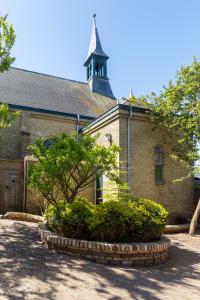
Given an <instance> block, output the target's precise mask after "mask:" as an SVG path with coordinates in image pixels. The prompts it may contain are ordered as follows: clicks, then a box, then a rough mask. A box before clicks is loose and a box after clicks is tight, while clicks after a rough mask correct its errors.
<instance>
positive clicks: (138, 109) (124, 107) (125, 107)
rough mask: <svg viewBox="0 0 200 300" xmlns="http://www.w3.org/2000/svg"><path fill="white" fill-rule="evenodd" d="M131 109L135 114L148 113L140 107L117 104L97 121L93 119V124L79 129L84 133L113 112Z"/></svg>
mask: <svg viewBox="0 0 200 300" xmlns="http://www.w3.org/2000/svg"><path fill="white" fill-rule="evenodd" d="M131 107H132V112H135V113H143V114H146V113H148V112H149V110H148V109H145V108H142V107H137V106H131V105H126V104H117V105H115V106H113V107H112V108H110V109H109V110H107V111H106V112H105V113H103V114H102V115H100V116H99V117H98V118H97V119H95V120H94V121H93V122H91V123H90V124H88V125H87V126H85V127H83V128H82V129H81V131H83V132H84V131H85V130H87V129H89V128H90V127H91V126H93V125H95V124H96V123H98V122H99V121H101V120H103V119H104V118H106V117H107V116H109V115H110V114H112V113H113V112H115V111H116V110H124V111H130V108H131Z"/></svg>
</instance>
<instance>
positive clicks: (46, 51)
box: [0, 0, 200, 99]
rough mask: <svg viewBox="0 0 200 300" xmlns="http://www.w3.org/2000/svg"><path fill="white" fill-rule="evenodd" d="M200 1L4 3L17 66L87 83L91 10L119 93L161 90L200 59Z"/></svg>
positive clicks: (1, 8)
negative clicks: (86, 60)
mask: <svg viewBox="0 0 200 300" xmlns="http://www.w3.org/2000/svg"><path fill="white" fill-rule="evenodd" d="M199 12H200V1H199V0H190V1H188V0H151V1H150V0H93V1H92V0H0V14H5V13H8V21H9V22H10V23H12V24H13V25H14V27H15V31H16V36H17V38H16V42H15V45H14V47H13V51H12V54H13V55H14V56H15V57H16V61H15V63H14V65H13V66H15V67H18V68H23V69H27V70H32V71H36V72H40V73H45V74H50V75H55V76H59V77H64V78H69V79H73V80H77V81H86V70H85V68H84V67H83V63H84V60H85V58H86V55H87V51H88V47H89V40H90V34H91V30H92V15H93V14H94V13H96V15H97V17H96V22H97V27H98V31H99V35H100V39H101V43H102V47H103V50H104V51H105V52H106V54H108V55H109V57H110V59H109V60H108V76H109V78H110V84H111V87H112V90H113V92H114V94H115V96H116V97H117V98H118V99H121V98H122V97H127V96H128V95H129V90H130V88H131V89H132V90H133V93H134V95H136V96H140V95H146V94H148V93H150V92H152V91H154V92H159V91H160V90H161V89H162V86H163V85H165V84H167V82H168V80H170V79H173V78H174V76H175V74H176V71H177V69H178V68H180V66H181V65H187V64H190V63H191V62H192V57H193V56H196V58H197V59H199V58H200V18H199Z"/></svg>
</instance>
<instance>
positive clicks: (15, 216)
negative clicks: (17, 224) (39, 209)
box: [1, 211, 44, 223]
mask: <svg viewBox="0 0 200 300" xmlns="http://www.w3.org/2000/svg"><path fill="white" fill-rule="evenodd" d="M1 219H8V220H19V221H26V222H33V223H41V222H44V217H42V216H37V215H31V214H26V213H22V212H14V211H10V212H7V213H6V214H5V215H2V216H1Z"/></svg>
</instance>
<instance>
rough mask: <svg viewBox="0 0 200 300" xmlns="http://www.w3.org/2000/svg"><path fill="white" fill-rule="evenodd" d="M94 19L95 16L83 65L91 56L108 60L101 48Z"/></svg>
mask: <svg viewBox="0 0 200 300" xmlns="http://www.w3.org/2000/svg"><path fill="white" fill-rule="evenodd" d="M95 17H96V15H94V16H93V26H92V34H91V38H90V46H89V50H88V54H87V58H86V61H85V64H86V63H87V60H88V58H89V57H90V55H91V54H96V55H99V56H104V57H106V58H108V56H107V54H106V53H105V52H104V51H103V49H102V47H101V42H100V38H99V33H98V30H97V27H96V19H95ZM85 64H84V65H85Z"/></svg>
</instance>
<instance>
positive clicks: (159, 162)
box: [154, 145, 164, 184]
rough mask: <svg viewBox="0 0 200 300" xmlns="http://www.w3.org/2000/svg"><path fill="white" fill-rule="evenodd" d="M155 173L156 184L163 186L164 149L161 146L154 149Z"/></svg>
mask: <svg viewBox="0 0 200 300" xmlns="http://www.w3.org/2000/svg"><path fill="white" fill-rule="evenodd" d="M154 173H155V183H156V184H163V183H164V178H163V148H162V146H161V145H156V146H155V148H154Z"/></svg>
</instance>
